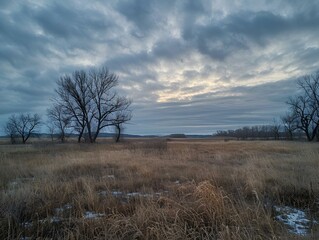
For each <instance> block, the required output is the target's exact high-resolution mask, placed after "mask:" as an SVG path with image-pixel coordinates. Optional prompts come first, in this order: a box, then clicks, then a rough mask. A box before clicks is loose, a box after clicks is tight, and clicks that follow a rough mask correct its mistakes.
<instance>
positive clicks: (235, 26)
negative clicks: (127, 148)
mask: <svg viewBox="0 0 319 240" xmlns="http://www.w3.org/2000/svg"><path fill="white" fill-rule="evenodd" d="M102 66H106V67H107V68H108V69H109V70H110V71H111V72H113V73H115V74H117V75H118V76H119V86H118V91H119V93H120V94H122V95H124V96H127V97H129V98H131V99H132V100H133V104H132V110H133V119H132V120H131V121H130V123H129V124H127V125H126V129H125V132H126V133H130V134H159V135H165V134H169V133H187V134H212V133H214V132H215V131H217V130H221V129H235V128H238V127H242V126H249V125H262V124H271V123H272V122H273V121H274V119H279V117H280V116H281V115H283V114H284V113H285V112H286V111H287V105H286V104H285V102H286V101H287V99H288V98H289V97H290V96H293V95H295V94H296V93H297V91H298V88H297V85H296V80H297V79H298V78H300V77H301V76H303V75H305V74H311V73H314V72H316V71H318V70H319V1H317V0H307V1H301V0H286V1H284V0H282V1H281V0H276V1H275V0H264V1H263V0H259V1H256V0H176V1H174V0H110V1H102V0H91V1H87V0H64V1H51V0H46V1H39V0H16V1H12V0H1V1H0V86H1V87H0V95H1V101H0V127H1V126H3V125H4V123H5V122H6V121H7V119H8V118H9V116H10V115H11V114H17V113H38V114H40V115H42V119H43V121H45V114H46V109H47V108H49V107H50V106H51V105H52V99H53V98H54V97H55V92H54V89H55V88H56V81H57V80H58V79H59V77H60V76H63V75H64V74H72V72H74V71H75V70H82V69H83V70H87V69H90V68H92V67H96V68H99V67H102ZM1 131H2V133H3V130H2V127H1V130H0V133H1Z"/></svg>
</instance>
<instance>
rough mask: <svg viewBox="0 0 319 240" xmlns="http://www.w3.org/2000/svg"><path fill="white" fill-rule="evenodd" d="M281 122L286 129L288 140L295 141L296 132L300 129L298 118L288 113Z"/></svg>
mask: <svg viewBox="0 0 319 240" xmlns="http://www.w3.org/2000/svg"><path fill="white" fill-rule="evenodd" d="M281 121H282V123H283V126H284V128H285V132H286V137H287V139H288V140H293V137H294V132H295V131H296V129H297V128H298V122H297V119H296V116H295V115H293V114H292V113H286V114H285V115H284V116H282V117H281Z"/></svg>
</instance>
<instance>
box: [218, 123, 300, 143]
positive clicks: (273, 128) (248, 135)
mask: <svg viewBox="0 0 319 240" xmlns="http://www.w3.org/2000/svg"><path fill="white" fill-rule="evenodd" d="M214 135H215V136H218V137H230V138H236V139H238V140H257V139H261V140H280V139H288V140H292V136H293V138H301V136H302V134H301V133H300V132H297V131H296V132H294V133H293V135H290V134H289V133H288V132H287V131H285V129H284V128H282V125H281V124H280V123H278V124H274V125H260V126H245V127H242V128H238V129H235V130H227V131H223V130H220V131H217V133H216V134H214Z"/></svg>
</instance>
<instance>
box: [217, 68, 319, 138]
mask: <svg viewBox="0 0 319 240" xmlns="http://www.w3.org/2000/svg"><path fill="white" fill-rule="evenodd" d="M297 87H298V94H297V95H295V96H291V97H290V98H289V99H288V101H287V102H286V104H287V105H288V110H287V112H286V113H285V114H284V115H283V116H281V117H280V122H278V121H274V123H273V124H271V125H264V126H253V127H243V128H240V129H236V130H227V131H218V132H217V133H216V134H215V135H216V136H225V137H236V138H238V139H248V138H250V139H275V140H278V139H288V140H293V139H295V138H301V137H302V136H304V137H305V138H306V139H307V141H309V142H310V141H314V140H316V141H319V72H317V73H314V74H310V75H305V76H303V77H301V78H299V80H298V81H297Z"/></svg>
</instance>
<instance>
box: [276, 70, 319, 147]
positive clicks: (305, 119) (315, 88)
mask: <svg viewBox="0 0 319 240" xmlns="http://www.w3.org/2000/svg"><path fill="white" fill-rule="evenodd" d="M298 87H299V90H300V93H299V94H298V95H297V96H294V97H291V98H290V99H289V100H288V101H287V104H288V105H289V112H288V113H287V114H286V115H285V116H284V117H283V118H282V119H283V122H284V126H285V129H286V130H287V131H288V132H290V133H291V136H292V135H293V133H294V132H295V131H296V130H298V129H299V130H301V131H302V132H303V133H304V134H305V135H306V137H307V140H308V141H313V140H314V139H316V140H317V141H319V72H317V73H315V74H312V75H306V76H304V77H302V78H301V79H300V80H299V81H298Z"/></svg>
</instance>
